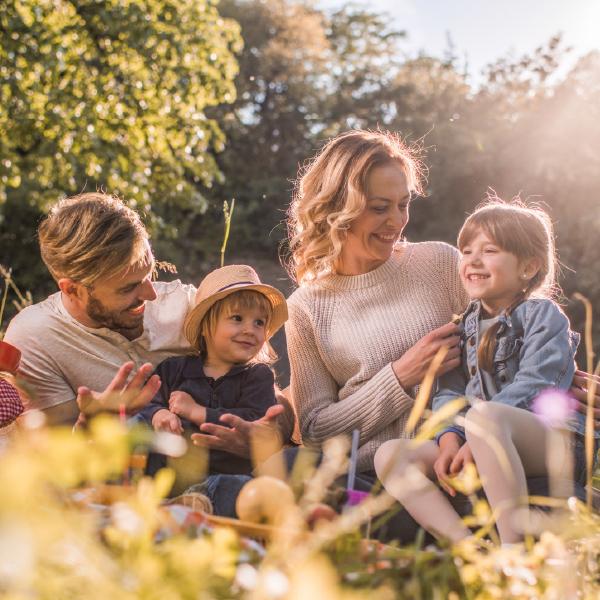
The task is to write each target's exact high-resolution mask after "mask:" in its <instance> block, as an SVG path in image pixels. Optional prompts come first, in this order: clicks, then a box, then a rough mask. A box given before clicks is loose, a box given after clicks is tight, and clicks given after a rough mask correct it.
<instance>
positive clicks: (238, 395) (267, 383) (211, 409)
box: [140, 356, 276, 474]
mask: <svg viewBox="0 0 600 600" xmlns="http://www.w3.org/2000/svg"><path fill="white" fill-rule="evenodd" d="M155 374H156V375H158V376H159V377H160V380H161V386H160V389H159V391H158V392H157V393H156V395H155V396H154V398H153V399H152V400H151V401H150V403H149V404H148V406H146V407H145V408H144V409H143V410H142V411H141V413H140V414H141V415H142V417H143V418H144V419H145V420H146V421H147V422H148V424H149V425H152V418H153V417H154V414H155V413H156V412H158V411H159V410H161V409H164V408H166V409H168V408H169V397H170V395H171V393H172V392H176V391H181V392H186V393H188V394H189V395H190V396H191V397H192V398H193V399H194V400H195V401H196V402H197V403H198V404H200V405H201V406H204V407H205V408H206V422H207V423H218V424H221V425H222V423H221V422H220V421H219V418H220V417H221V415H224V414H227V413H230V414H234V415H237V416H238V417H241V418H242V419H245V420H246V421H256V420H257V419H260V418H261V417H263V416H264V414H265V412H266V411H267V409H268V408H269V406H273V405H274V404H276V399H275V380H274V377H273V372H272V371H271V369H270V368H269V367H268V366H267V365H265V364H262V363H258V364H250V365H238V366H235V367H233V368H232V369H231V370H230V371H229V372H228V373H226V374H225V375H223V376H221V377H219V378H218V379H213V378H212V377H207V376H206V375H205V374H204V369H203V363H202V359H201V358H200V357H198V356H174V357H172V358H168V359H167V360H165V361H163V362H161V363H160V364H159V365H158V367H156V370H155ZM181 422H182V425H183V427H184V429H186V430H188V431H190V430H191V431H192V432H197V431H199V429H198V427H197V426H196V425H195V424H194V423H192V422H190V421H188V420H187V419H181ZM251 470H252V464H251V462H250V460H249V459H246V458H242V457H240V456H236V455H234V454H230V453H229V452H225V451H223V450H211V451H210V457H209V469H208V473H209V474H216V473H250V472H251Z"/></svg>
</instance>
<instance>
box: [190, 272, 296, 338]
mask: <svg viewBox="0 0 600 600" xmlns="http://www.w3.org/2000/svg"><path fill="white" fill-rule="evenodd" d="M240 290H255V291H256V292H260V293H261V294H263V295H264V296H266V297H267V299H268V300H269V302H270V303H271V306H272V307H273V315H272V317H271V321H270V323H269V327H268V329H267V332H266V333H267V339H269V338H270V337H271V336H272V335H273V334H274V333H275V332H276V331H277V330H278V329H279V328H280V327H281V326H282V325H283V324H284V323H285V322H286V321H287V318H288V311H287V304H286V302H285V297H284V295H283V294H282V293H281V292H280V291H279V290H277V289H275V288H274V287H272V286H270V285H266V284H264V283H261V281H260V279H259V278H258V275H257V274H256V271H255V270H254V269H253V268H252V267H249V266H248V265H227V266H226V267H221V268H220V269H216V270H215V271H212V272H211V273H209V274H208V275H207V276H206V277H205V278H204V279H203V280H202V281H201V282H200V286H199V287H198V291H197V292H196V299H195V306H194V308H192V310H190V312H189V313H188V315H187V317H186V318H185V322H184V324H183V332H184V334H185V337H186V338H187V340H188V342H189V343H190V344H191V345H192V346H193V347H196V344H197V341H198V331H199V330H200V323H201V322H202V319H203V318H204V315H206V313H207V312H208V310H209V308H210V307H211V306H212V305H213V304H215V303H216V302H218V301H219V300H222V299H223V298H225V297H226V296H229V294H233V292H239V291H240Z"/></svg>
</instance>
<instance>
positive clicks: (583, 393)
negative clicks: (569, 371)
mask: <svg viewBox="0 0 600 600" xmlns="http://www.w3.org/2000/svg"><path fill="white" fill-rule="evenodd" d="M592 380H595V381H596V393H595V396H594V425H595V428H596V429H600V378H599V377H593V376H592V375H590V374H589V373H586V372H585V371H575V376H574V377H573V382H572V383H571V389H570V390H569V392H571V394H572V395H573V396H575V398H576V399H577V410H578V411H579V412H581V413H584V414H585V413H586V412H587V405H588V401H587V400H588V388H589V387H590V386H591V384H592Z"/></svg>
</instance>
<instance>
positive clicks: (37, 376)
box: [4, 309, 77, 409]
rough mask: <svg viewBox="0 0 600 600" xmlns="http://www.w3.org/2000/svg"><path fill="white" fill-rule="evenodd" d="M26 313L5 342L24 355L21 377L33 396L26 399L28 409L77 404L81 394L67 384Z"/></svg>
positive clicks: (12, 324)
mask: <svg viewBox="0 0 600 600" xmlns="http://www.w3.org/2000/svg"><path fill="white" fill-rule="evenodd" d="M26 311H27V309H25V311H23V312H21V313H19V314H18V315H17V316H16V317H15V318H14V319H13V320H12V321H11V322H10V324H9V325H8V329H7V330H6V335H5V336H4V341H6V342H8V343H9V344H12V345H13V346H16V347H17V348H18V349H19V350H20V351H21V364H20V367H19V376H20V377H22V378H23V379H24V380H25V382H26V385H27V393H28V395H29V396H30V397H29V398H25V408H26V409H30V408H38V409H44V408H50V407H52V406H56V405H58V404H63V403H65V402H72V401H74V400H75V399H76V398H77V390H74V389H73V388H72V387H71V386H70V385H69V383H68V382H67V381H66V379H65V376H64V374H63V373H62V371H61V369H60V367H59V366H58V364H57V363H56V361H55V360H54V358H53V357H52V355H51V353H50V351H49V349H48V345H46V344H44V340H43V339H42V337H41V336H40V332H39V331H38V330H37V329H36V328H32V327H30V326H29V325H28V323H27V318H28V316H27V312H26Z"/></svg>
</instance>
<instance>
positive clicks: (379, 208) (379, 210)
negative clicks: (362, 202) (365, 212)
mask: <svg viewBox="0 0 600 600" xmlns="http://www.w3.org/2000/svg"><path fill="white" fill-rule="evenodd" d="M371 209H372V210H373V211H374V212H376V213H377V214H382V213H384V212H385V211H386V210H387V206H372V207H371Z"/></svg>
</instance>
